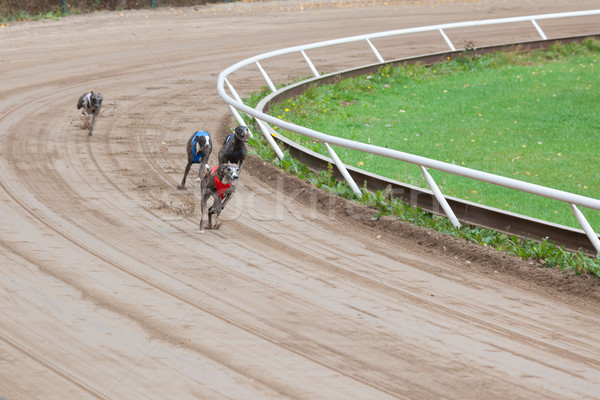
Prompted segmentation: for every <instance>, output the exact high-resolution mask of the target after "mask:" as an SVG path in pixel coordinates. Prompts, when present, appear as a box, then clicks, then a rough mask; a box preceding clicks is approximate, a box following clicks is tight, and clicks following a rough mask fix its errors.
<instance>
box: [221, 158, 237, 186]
mask: <svg viewBox="0 0 600 400" xmlns="http://www.w3.org/2000/svg"><path fill="white" fill-rule="evenodd" d="M216 174H217V178H219V180H220V181H221V182H223V184H224V185H227V184H229V183H231V186H235V185H236V184H237V181H238V178H239V176H240V169H239V168H238V166H237V165H235V164H231V163H225V164H221V165H219V167H218V168H217V171H216Z"/></svg>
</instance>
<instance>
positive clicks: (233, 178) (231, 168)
mask: <svg viewBox="0 0 600 400" xmlns="http://www.w3.org/2000/svg"><path fill="white" fill-rule="evenodd" d="M239 174H240V169H239V168H238V166H237V165H235V164H231V163H224V164H219V165H216V166H215V167H214V168H213V169H212V170H211V171H210V172H208V173H206V174H205V175H204V176H203V178H202V185H201V195H200V197H201V198H200V231H199V232H200V233H204V210H205V209H206V205H207V202H208V199H209V198H210V197H212V198H213V203H212V205H211V206H210V208H209V209H208V225H207V226H206V227H207V228H208V229H219V215H221V211H223V208H225V205H226V204H227V203H228V202H229V200H231V197H232V196H233V194H234V193H235V188H236V185H237V181H238V177H239ZM213 215H214V219H215V221H214V223H213Z"/></svg>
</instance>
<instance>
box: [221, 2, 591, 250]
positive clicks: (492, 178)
mask: <svg viewBox="0 0 600 400" xmlns="http://www.w3.org/2000/svg"><path fill="white" fill-rule="evenodd" d="M595 15H600V9H599V10H588V11H576V12H567V13H556V14H540V15H531V16H522V17H514V18H501V19H489V20H482V21H467V22H457V23H448V24H440V25H429V26H423V27H416V28H407V29H399V30H393V31H386V32H378V33H372V34H367V35H358V36H352V37H347V38H342V39H336V40H327V41H322V42H317V43H311V44H306V45H302V46H294V47H288V48H285V49H280V50H275V51H271V52H267V53H263V54H260V55H257V56H254V57H250V58H247V59H245V60H242V61H240V62H238V63H236V64H234V65H232V66H230V67H229V68H227V69H225V70H224V71H222V72H221V73H220V74H219V77H218V80H217V90H218V92H219V95H220V96H221V97H222V98H223V100H224V101H225V102H227V103H228V104H229V107H230V109H231V111H232V113H233V115H234V117H235V118H236V120H237V121H238V122H239V123H240V124H241V125H245V123H244V120H243V119H242V117H241V116H240V114H239V112H238V111H242V112H244V113H246V114H248V115H250V116H252V117H254V118H255V119H256V121H257V123H258V125H259V127H260V129H261V131H262V133H263V135H264V137H265V138H266V140H267V142H268V143H269V144H270V146H271V147H272V148H273V149H274V151H275V152H276V154H277V156H278V157H279V158H283V152H282V151H281V149H280V148H279V146H278V145H277V143H276V142H275V141H274V140H273V137H272V128H271V127H270V126H269V125H268V124H271V125H274V126H277V127H280V128H283V129H285V130H289V131H292V132H296V133H299V134H301V135H304V136H308V137H310V138H313V139H316V140H319V141H321V142H323V143H325V145H326V147H327V150H328V152H329V154H330V156H331V158H332V161H333V162H334V164H335V165H336V167H337V168H338V169H339V170H340V172H341V173H342V175H343V176H344V178H345V179H346V180H347V181H348V183H349V184H350V186H351V187H352V189H353V190H354V192H355V193H356V194H357V195H358V196H360V195H361V193H360V190H359V189H358V186H357V185H356V184H355V183H354V181H353V180H352V178H351V176H350V174H349V173H348V171H347V170H346V167H345V166H344V164H343V163H342V161H341V160H340V159H339V157H338V156H337V155H336V154H335V152H334V151H333V149H332V148H331V145H336V146H341V147H346V148H350V149H353V150H359V151H362V152H365V153H370V154H375V155H380V156H383V157H388V158H393V159H396V160H400V161H404V162H408V163H411V164H415V165H418V166H419V167H420V169H421V171H422V173H423V175H424V177H425V179H426V181H427V183H428V185H429V187H430V188H431V190H432V192H433V194H434V196H435V198H436V200H437V201H438V202H439V204H440V205H441V206H442V209H443V210H444V212H445V213H446V215H447V217H448V218H449V219H450V221H452V224H453V225H454V226H455V227H459V226H460V222H459V221H458V219H457V218H456V216H455V215H454V213H453V211H452V209H451V208H450V206H449V205H448V202H447V201H446V198H445V197H444V195H443V194H442V193H441V191H440V189H439V187H438V186H437V184H436V183H435V181H434V180H433V178H432V177H431V175H430V174H429V173H428V171H427V168H432V169H435V170H439V171H443V172H447V173H450V174H454V175H460V176H463V177H467V178H470V179H475V180H479V181H482V182H487V183H491V184H494V185H498V186H503V187H507V188H511V189H515V190H519V191H522V192H527V193H532V194H534V195H538V196H543V197H547V198H550V199H554V200H558V201H562V202H565V203H568V204H569V205H570V206H571V209H572V210H573V213H574V214H575V217H576V219H577V221H578V222H579V224H580V225H581V227H582V228H583V231H584V232H585V234H586V235H587V237H588V238H589V240H590V241H591V243H592V245H593V246H594V248H595V249H596V251H597V253H600V240H599V239H598V235H597V234H596V233H595V232H594V230H593V228H592V227H591V225H590V224H589V222H588V221H587V219H586V218H585V216H584V215H583V213H582V212H581V211H580V210H579V209H578V207H577V206H581V207H587V208H590V209H594V210H600V200H598V199H593V198H590V197H585V196H580V195H577V194H573V193H569V192H565V191H561V190H557V189H553V188H548V187H544V186H540V185H536V184H532V183H528V182H522V181H519V180H516V179H512V178H506V177H503V176H499V175H494V174H490V173H487V172H482V171H477V170H473V169H470V168H466V167H461V166H458V165H454V164H449V163H445V162H442V161H437V160H433V159H429V158H425V157H420V156H417V155H413V154H408V153H404V152H401V151H398V150H393V149H388V148H382V147H378V146H374V145H371V144H367V143H361V142H357V141H353V140H348V139H343V138H339V137H336V136H332V135H328V134H325V133H322V132H318V131H315V130H312V129H309V128H305V127H302V126H299V125H295V124H292V123H289V122H286V121H283V120H281V119H279V118H274V117H272V116H270V115H268V114H265V113H263V112H262V111H261V109H260V108H259V107H257V109H254V108H252V107H249V106H247V105H245V104H244V103H243V102H242V101H241V99H240V96H239V95H238V94H237V93H236V91H235V89H234V87H233V85H232V84H231V83H230V81H229V80H228V79H227V78H228V77H229V76H230V75H231V74H232V73H233V72H235V71H238V70H240V69H241V68H244V67H246V66H248V65H251V64H254V65H256V66H257V67H258V70H259V72H260V73H261V75H262V77H263V79H264V80H265V82H266V84H267V86H268V87H269V89H270V90H271V92H272V93H271V95H269V96H268V97H271V98H272V97H273V96H275V95H277V94H279V93H281V92H283V91H284V90H285V89H286V88H282V89H280V90H279V91H278V90H277V89H276V87H275V85H274V84H273V82H272V80H271V78H270V77H269V75H268V74H267V72H266V71H265V69H264V68H263V67H262V65H261V64H260V61H262V60H266V59H271V58H275V57H279V56H283V55H287V54H292V53H300V54H301V55H302V56H303V57H304V60H305V61H306V63H307V64H308V67H309V69H310V70H311V72H312V73H313V75H314V76H315V77H316V78H319V77H322V75H320V74H319V73H318V70H317V69H316V68H315V66H314V65H313V62H312V61H311V60H310V58H309V57H308V55H307V54H306V50H310V49H316V48H324V47H331V46H336V45H341V44H347V43H353V42H361V41H366V42H367V44H368V45H369V47H370V48H371V50H372V51H373V53H374V55H375V57H376V59H377V60H378V61H379V63H385V60H384V59H383V57H382V56H381V54H380V52H379V51H378V50H377V48H376V47H375V46H374V45H373V43H372V39H377V38H384V37H392V36H401V35H406V34H412V33H419V32H431V31H439V32H440V34H441V35H442V38H443V39H444V41H445V42H446V44H447V45H448V47H449V49H450V50H451V51H456V47H455V46H454V44H453V43H452V42H451V40H450V39H449V37H448V36H447V35H446V33H445V31H446V30H449V29H455V28H465V27H480V26H486V25H497V24H510V23H516V22H523V21H528V22H531V24H532V25H533V27H534V28H535V30H536V31H537V33H538V35H539V37H540V38H541V39H542V40H546V39H548V38H547V36H546V34H545V33H544V32H543V30H542V29H541V27H540V26H539V24H538V22H537V21H540V20H548V19H557V18H572V17H583V16H595ZM307 80H308V79H307ZM225 85H227V88H228V90H229V92H230V93H231V95H232V96H233V98H232V97H231V96H230V95H229V94H228V93H227V92H226V90H225ZM263 102H264V100H263Z"/></svg>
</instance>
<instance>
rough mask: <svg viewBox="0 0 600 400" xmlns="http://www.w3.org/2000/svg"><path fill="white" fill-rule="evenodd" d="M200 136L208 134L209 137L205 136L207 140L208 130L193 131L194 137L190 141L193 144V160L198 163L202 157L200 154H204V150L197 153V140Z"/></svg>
mask: <svg viewBox="0 0 600 400" xmlns="http://www.w3.org/2000/svg"><path fill="white" fill-rule="evenodd" d="M201 136H209V138H207V140H210V135H209V134H208V132H204V131H198V132H196V133H194V138H193V139H192V143H193V144H194V145H193V146H192V148H193V149H194V162H195V163H199V162H200V158H202V156H203V155H204V153H205V152H204V151H203V152H202V153H198V148H197V147H198V140H199V139H200V137H201Z"/></svg>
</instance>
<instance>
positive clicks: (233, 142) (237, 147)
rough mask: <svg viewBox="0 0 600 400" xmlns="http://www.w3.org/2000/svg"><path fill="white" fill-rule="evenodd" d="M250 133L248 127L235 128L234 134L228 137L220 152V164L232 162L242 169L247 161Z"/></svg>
mask: <svg viewBox="0 0 600 400" xmlns="http://www.w3.org/2000/svg"><path fill="white" fill-rule="evenodd" d="M249 133H250V130H249V129H248V127H246V126H243V125H240V126H238V127H237V128H235V132H234V133H232V134H229V135H227V137H226V138H225V142H224V143H223V147H221V150H219V164H223V163H226V162H230V163H233V164H237V166H238V168H239V169H240V170H241V169H242V165H243V164H244V160H245V159H246V142H247V141H248V134H249Z"/></svg>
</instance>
